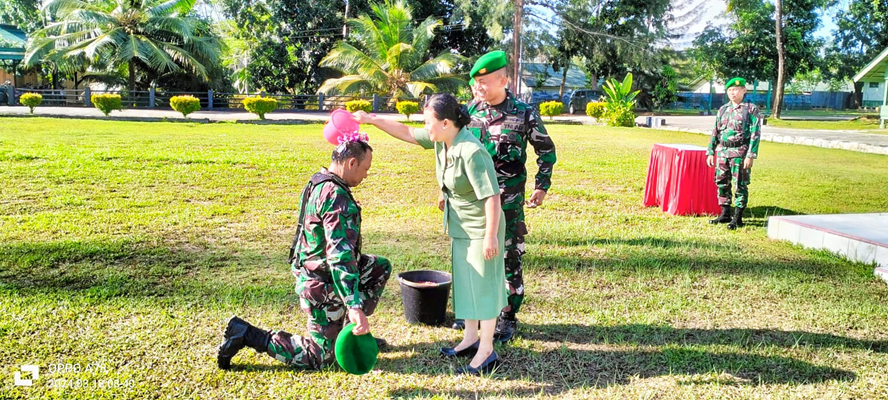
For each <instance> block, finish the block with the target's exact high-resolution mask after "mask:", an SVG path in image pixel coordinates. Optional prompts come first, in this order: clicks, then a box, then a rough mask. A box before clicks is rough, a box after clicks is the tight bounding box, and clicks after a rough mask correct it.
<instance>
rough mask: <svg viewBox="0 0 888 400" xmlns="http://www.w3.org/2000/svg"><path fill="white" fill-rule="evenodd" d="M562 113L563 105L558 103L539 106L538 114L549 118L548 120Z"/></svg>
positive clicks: (548, 102)
mask: <svg viewBox="0 0 888 400" xmlns="http://www.w3.org/2000/svg"><path fill="white" fill-rule="evenodd" d="M563 111H564V103H562V102H560V101H547V102H545V103H542V104H540V114H542V115H545V116H547V117H549V120H551V119H552V117H554V116H556V115H561V113H562V112H563Z"/></svg>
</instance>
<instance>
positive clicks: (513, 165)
mask: <svg viewBox="0 0 888 400" xmlns="http://www.w3.org/2000/svg"><path fill="white" fill-rule="evenodd" d="M507 64H508V61H507V60H506V54H505V53H504V52H502V51H493V52H490V53H487V54H485V55H483V56H481V57H480V58H479V59H478V61H477V62H475V65H474V66H473V67H472V70H471V72H470V73H469V76H470V77H471V78H472V79H471V81H470V82H469V84H470V85H471V86H472V92H473V94H474V99H473V100H472V101H471V102H469V104H468V109H469V115H471V117H472V122H471V123H470V124H469V126H468V128H469V130H470V131H471V132H472V135H474V136H475V137H476V138H478V140H480V141H481V143H482V144H483V145H484V147H485V148H486V149H487V152H488V153H490V155H491V157H493V164H494V167H495V169H496V175H497V181H498V183H499V186H500V190H501V191H502V195H501V196H502V205H503V212H504V213H505V216H506V242H505V257H506V260H505V261H506V282H507V283H508V286H509V298H508V305H507V306H506V307H505V308H504V309H503V312H502V313H501V314H500V317H499V319H498V321H497V327H496V340H498V341H500V342H507V341H509V340H511V339H512V337H514V335H515V333H516V331H517V329H518V319H517V317H516V313H517V312H518V310H519V309H520V308H521V303H522V302H523V301H524V272H523V267H522V263H521V258H522V256H523V255H524V235H526V234H527V227H526V226H525V224H524V205H525V197H524V191H525V185H526V182H527V168H526V167H525V166H524V164H525V162H526V161H527V145H528V144H530V145H531V146H533V149H534V151H535V152H536V154H537V165H538V166H539V170H538V172H537V174H536V180H535V184H534V191H533V193H532V194H531V195H530V199H528V200H527V202H526V204H527V206H528V207H537V206H539V205H542V204H543V199H545V198H546V192H547V191H548V190H549V186H551V184H552V167H553V165H554V164H555V161H556V157H555V144H554V143H552V139H551V138H550V137H549V134H548V133H547V132H546V128H545V127H544V126H543V120H542V118H540V115H539V114H538V113H537V112H536V111H534V109H533V107H531V106H530V105H529V104H527V103H524V102H522V101H520V100H518V99H516V98H515V96H513V95H512V93H510V92H509V91H508V90H507V89H506V85H508V83H509V77H508V75H507V74H506V66H507ZM454 325H455V327H457V328H459V327H461V324H460V321H458V322H457V323H456V324H454Z"/></svg>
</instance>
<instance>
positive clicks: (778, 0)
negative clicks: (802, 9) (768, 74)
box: [771, 0, 786, 119]
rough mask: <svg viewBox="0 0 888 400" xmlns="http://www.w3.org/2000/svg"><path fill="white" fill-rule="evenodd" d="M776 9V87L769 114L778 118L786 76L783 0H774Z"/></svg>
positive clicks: (781, 107)
mask: <svg viewBox="0 0 888 400" xmlns="http://www.w3.org/2000/svg"><path fill="white" fill-rule="evenodd" d="M774 6H775V8H776V9H777V12H776V13H775V14H776V16H775V18H774V24H775V32H776V35H775V36H776V40H775V41H776V46H777V87H776V88H775V89H774V104H773V105H772V107H771V115H772V116H773V117H774V118H777V119H780V111H781V110H782V109H783V86H784V85H785V82H784V79H785V78H786V75H785V71H786V66H785V64H786V48H785V47H784V45H783V0H775V1H774Z"/></svg>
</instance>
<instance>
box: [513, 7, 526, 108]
mask: <svg viewBox="0 0 888 400" xmlns="http://www.w3.org/2000/svg"><path fill="white" fill-rule="evenodd" d="M523 20H524V0H515V21H514V22H513V26H512V42H513V43H512V45H513V46H514V48H513V50H512V54H513V57H514V62H513V63H512V68H513V71H512V77H513V78H512V88H511V89H512V94H514V95H515V97H518V95H520V94H521V93H520V92H519V91H520V90H521V24H522V22H523Z"/></svg>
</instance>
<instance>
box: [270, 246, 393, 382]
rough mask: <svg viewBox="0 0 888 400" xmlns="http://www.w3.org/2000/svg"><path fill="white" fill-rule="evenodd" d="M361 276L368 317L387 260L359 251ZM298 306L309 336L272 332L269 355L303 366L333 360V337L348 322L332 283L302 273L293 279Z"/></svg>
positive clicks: (389, 270) (379, 292) (312, 366)
mask: <svg viewBox="0 0 888 400" xmlns="http://www.w3.org/2000/svg"><path fill="white" fill-rule="evenodd" d="M358 270H359V271H360V274H361V278H360V283H359V288H360V289H359V290H360V296H361V300H362V301H363V303H364V306H363V307H362V309H363V310H364V314H366V315H367V316H370V315H372V314H373V311H374V310H376V305H377V304H379V297H380V296H381V295H382V291H383V289H384V288H385V284H386V282H388V279H389V276H390V275H391V273H392V266H391V264H390V263H389V261H388V260H387V259H385V258H382V257H377V256H374V255H369V254H362V255H361V257H360V259H358ZM296 293H297V294H298V295H299V306H300V308H302V311H304V312H305V313H306V314H308V336H297V335H292V334H289V333H287V332H284V331H272V332H271V342H269V344H268V351H267V352H268V354H269V355H270V356H272V357H274V358H275V359H277V360H278V361H281V362H284V363H286V364H287V365H290V366H293V367H299V368H305V369H321V368H322V367H323V366H324V364H325V363H330V362H332V360H333V346H334V344H335V343H336V336H337V335H339V331H341V330H342V327H343V326H344V325H345V324H346V323H348V309H347V308H346V307H345V305H344V304H343V303H342V298H341V297H339V295H337V294H336V293H335V292H334V291H333V284H332V283H329V282H322V281H320V280H315V279H312V278H309V277H307V276H306V275H305V274H302V275H300V276H299V278H297V280H296Z"/></svg>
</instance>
